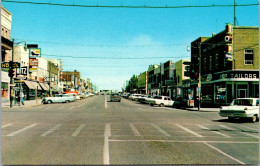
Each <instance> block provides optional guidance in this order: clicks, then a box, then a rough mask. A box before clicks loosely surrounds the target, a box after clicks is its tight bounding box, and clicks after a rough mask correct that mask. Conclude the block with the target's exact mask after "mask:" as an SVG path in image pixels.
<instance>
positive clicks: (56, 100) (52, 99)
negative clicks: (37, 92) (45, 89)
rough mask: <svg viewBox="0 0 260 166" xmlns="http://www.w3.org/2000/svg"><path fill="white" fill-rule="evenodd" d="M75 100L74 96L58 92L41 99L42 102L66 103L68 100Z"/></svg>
mask: <svg viewBox="0 0 260 166" xmlns="http://www.w3.org/2000/svg"><path fill="white" fill-rule="evenodd" d="M72 101H75V99H74V97H72V96H69V95H67V94H58V95H55V97H44V98H43V99H42V103H48V104H51V103H68V102H72Z"/></svg>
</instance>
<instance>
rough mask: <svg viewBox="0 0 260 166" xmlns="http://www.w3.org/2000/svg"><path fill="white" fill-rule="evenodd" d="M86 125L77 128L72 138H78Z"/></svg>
mask: <svg viewBox="0 0 260 166" xmlns="http://www.w3.org/2000/svg"><path fill="white" fill-rule="evenodd" d="M85 125H86V124H81V125H80V126H79V127H78V128H77V130H76V131H75V132H74V133H73V134H72V137H76V136H77V135H78V134H79V133H80V131H81V130H82V129H83V127H85Z"/></svg>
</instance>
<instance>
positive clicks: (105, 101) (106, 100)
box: [105, 96, 107, 108]
mask: <svg viewBox="0 0 260 166" xmlns="http://www.w3.org/2000/svg"><path fill="white" fill-rule="evenodd" d="M105 108H107V96H105Z"/></svg>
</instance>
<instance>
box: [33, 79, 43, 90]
mask: <svg viewBox="0 0 260 166" xmlns="http://www.w3.org/2000/svg"><path fill="white" fill-rule="evenodd" d="M31 83H32V84H33V86H34V89H38V90H42V88H41V86H40V85H39V84H38V83H37V82H33V81H32V82H31Z"/></svg>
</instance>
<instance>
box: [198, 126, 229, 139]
mask: <svg viewBox="0 0 260 166" xmlns="http://www.w3.org/2000/svg"><path fill="white" fill-rule="evenodd" d="M198 126H199V127H200V128H202V129H205V130H209V131H211V130H210V129H209V128H207V127H205V126H201V125H198ZM211 132H213V133H216V134H218V135H222V136H224V137H227V138H231V137H230V136H228V135H226V134H223V133H220V132H218V131H211Z"/></svg>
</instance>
